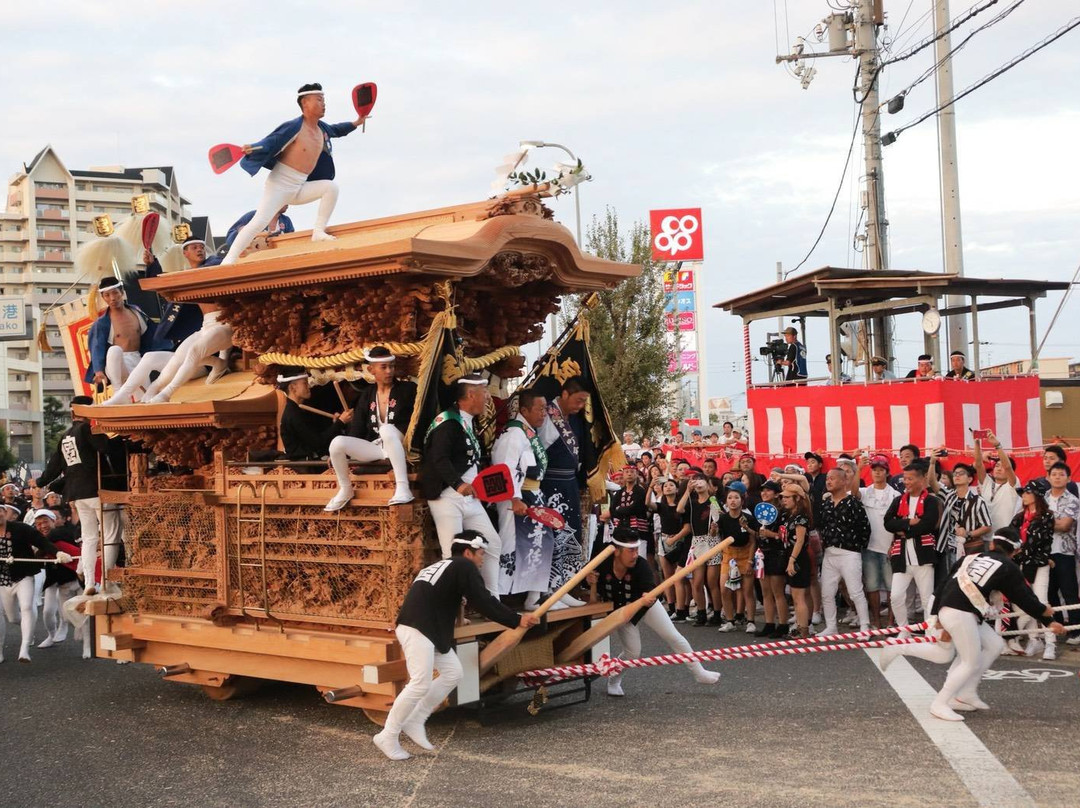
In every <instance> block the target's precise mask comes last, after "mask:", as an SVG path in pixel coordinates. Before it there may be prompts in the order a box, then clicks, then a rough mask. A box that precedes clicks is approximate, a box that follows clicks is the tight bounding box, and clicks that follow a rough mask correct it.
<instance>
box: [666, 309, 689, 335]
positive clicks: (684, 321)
mask: <svg viewBox="0 0 1080 808" xmlns="http://www.w3.org/2000/svg"><path fill="white" fill-rule="evenodd" d="M676 325H678V329H679V331H693V330H694V329H695V328H696V327H697V317H696V316H695V314H694V312H692V311H680V312H678V316H677V318H676V314H675V312H671V311H669V312H667V313H665V314H664V330H665V331H674V330H675V327H676Z"/></svg>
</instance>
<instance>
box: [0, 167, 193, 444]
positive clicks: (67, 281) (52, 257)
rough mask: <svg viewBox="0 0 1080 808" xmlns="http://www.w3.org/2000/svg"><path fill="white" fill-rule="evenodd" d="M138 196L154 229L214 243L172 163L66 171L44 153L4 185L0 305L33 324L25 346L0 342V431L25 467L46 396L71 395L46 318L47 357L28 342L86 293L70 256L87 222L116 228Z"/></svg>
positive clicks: (37, 439) (39, 437)
mask: <svg viewBox="0 0 1080 808" xmlns="http://www.w3.org/2000/svg"><path fill="white" fill-rule="evenodd" d="M142 194H145V195H146V196H147V197H148V198H149V201H150V209H151V210H153V211H156V212H157V213H158V214H160V215H161V217H162V223H161V226H162V227H171V226H172V225H174V224H178V223H180V222H181V221H186V222H189V223H190V224H191V225H192V230H193V231H195V232H196V233H197V235H199V237H201V238H204V239H205V240H206V241H207V242H208V243H210V244H212V243H213V237H212V235H211V234H210V232H209V223H208V222H207V220H206V219H205V218H204V217H200V218H198V219H196V220H194V221H193V220H192V219H191V218H190V216H189V215H188V208H189V205H190V202H189V201H188V200H187V199H186V198H184V197H183V196H182V195H181V194H180V191H179V189H178V185H177V181H176V174H175V172H174V171H173V169H172V167H171V166H154V167H146V168H125V167H123V166H104V167H95V168H89V169H85V170H79V169H68V168H67V167H66V166H65V165H64V163H63V161H62V160H61V159H60V156H59V155H58V154H57V153H56V151H55V150H54V149H53V148H52V147H51V146H46V147H45V148H44V149H42V150H41V151H40V152H38V154H37V155H36V156H35V157H34V159H33V160H31V161H30V162H29V163H26V164H24V165H23V167H22V170H20V171H18V172H16V173H15V174H14V176H12V177H11V179H10V180H9V181H8V189H7V209H6V211H5V212H3V213H0V298H9V299H10V298H21V299H22V301H23V302H24V303H25V304H26V310H27V311H28V313H29V314H30V317H31V320H32V322H31V327H30V329H29V336H30V339H26V340H17V341H10V340H5V341H0V382H2V383H0V427H3V428H5V429H6V430H7V432H8V435H9V441H10V443H11V447H12V451H14V452H15V453H16V454H17V455H18V456H19V457H20V458H21V459H23V460H25V461H27V462H28V463H41V462H43V460H44V459H45V458H44V457H43V455H44V438H43V423H42V406H43V401H44V397H45V396H55V397H56V398H58V399H60V400H61V401H62V402H63V403H64V406H65V408H66V407H67V405H68V404H69V403H70V400H71V397H72V396H73V395H74V387H73V386H72V381H71V375H70V373H69V372H68V364H67V361H66V359H65V356H64V351H63V347H62V346H61V342H60V332H59V330H58V329H57V328H56V325H55V321H54V320H53V319H52V318H49V321H48V322H49V325H48V327H47V332H46V333H47V335H48V340H49V344H50V345H51V346H52V347H53V348H54V350H53V351H52V352H45V351H41V350H40V349H39V347H38V345H37V343H36V341H35V340H34V339H33V337H34V335H35V334H36V332H37V328H38V326H39V324H40V322H41V315H42V312H43V311H45V310H46V309H47V308H48V307H49V306H50V305H51V304H53V303H54V302H56V301H57V299H59V298H62V299H63V302H67V301H70V300H73V299H75V298H76V297H78V296H79V295H83V294H85V293H86V292H87V290H88V288H89V280H88V279H80V278H78V277H77V275H76V273H75V270H74V265H73V264H72V256H73V254H74V252H75V250H76V249H77V248H78V247H79V245H80V244H83V243H85V242H87V241H89V240H90V239H93V238H95V236H94V227H93V219H94V217H95V216H99V215H101V214H103V213H107V214H108V215H109V216H110V217H111V218H112V220H113V222H114V223H118V222H120V221H122V220H123V219H126V218H127V217H128V216H130V215H131V198H132V197H133V196H139V195H142Z"/></svg>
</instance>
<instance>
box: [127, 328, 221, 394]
mask: <svg viewBox="0 0 1080 808" xmlns="http://www.w3.org/2000/svg"><path fill="white" fill-rule="evenodd" d="M220 316H221V312H219V311H211V312H207V313H205V314H203V324H202V328H200V329H199V330H198V331H196V332H195V333H194V334H192V335H191V336H190V337H188V338H187V339H185V340H184V341H183V342H181V343H180V347H178V348H177V349H176V353H174V354H173V356H172V359H170V360H169V361H168V363H167V364H166V365H165V367H164V368H163V369H162V371H161V375H159V376H158V377H157V379H155V380H154V383H153V384H151V385H150V386H149V387H148V388H147V389H146V396H145V397H144V400H149V399H151V398H153V397H154V396H156V395H159V394H160V395H162V396H165V397H166V398H171V397H172V394H173V393H175V392H176V388H178V387H180V385H182V384H186V383H187V382H189V381H191V380H192V379H194V378H195V375H196V373H198V371H199V368H200V367H202V365H204V364H205V363H206V361H207V360H208V359H210V358H211V357H213V358H214V360H215V361H217V362H220V361H221V360H220V359H218V358H217V357H214V354H216V353H217V352H218V351H224V350H225V349H226V348H228V347H229V346H230V345H232V326H229V325H225V324H224V323H219V322H218V317H220Z"/></svg>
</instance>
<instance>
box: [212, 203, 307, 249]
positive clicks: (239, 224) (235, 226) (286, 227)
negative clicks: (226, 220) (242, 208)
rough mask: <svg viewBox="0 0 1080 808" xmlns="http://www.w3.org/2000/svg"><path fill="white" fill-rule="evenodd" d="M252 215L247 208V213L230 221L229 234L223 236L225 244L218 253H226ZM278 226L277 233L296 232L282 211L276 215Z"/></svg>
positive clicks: (253, 213) (290, 220)
mask: <svg viewBox="0 0 1080 808" xmlns="http://www.w3.org/2000/svg"><path fill="white" fill-rule="evenodd" d="M254 216H255V211H253V210H249V211H248V212H247V213H245V214H244V215H243V216H241V217H240V218H239V219H237V220H236V221H235V222H233V223H232V227H230V228H229V234H228V235H227V236H226V237H225V246H224V247H221V248H220V249H219V250H218V252H219V253H225V254H228V252H229V248H230V247H231V246H232V243H233V242H234V241H236V237H237V235H239V233H240V231H241V230H242V229H243V227H244V225H245V224H247V223H248V222H250V221H251V219H252V217H254ZM278 227H279V228H280V229H279V230H278V232H279V233H295V232H296V228H295V227H293V223H292V219H290V218H289V217H288V216H286V215H285V214H284V213H283V214H281V216H279V217H278Z"/></svg>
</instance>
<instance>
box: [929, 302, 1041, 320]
mask: <svg viewBox="0 0 1080 808" xmlns="http://www.w3.org/2000/svg"><path fill="white" fill-rule="evenodd" d="M1026 305H1027V301H1026V300H1024V299H1023V298H1020V299H1016V300H999V301H997V302H996V303H980V304H979V311H995V310H996V309H1011V308H1013V307H1015V306H1026ZM938 313H940V314H941V316H942V317H949V316H951V315H953V314H968V313H970V309H969V308H968V307H967V306H951V307H949V308H947V309H938Z"/></svg>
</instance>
